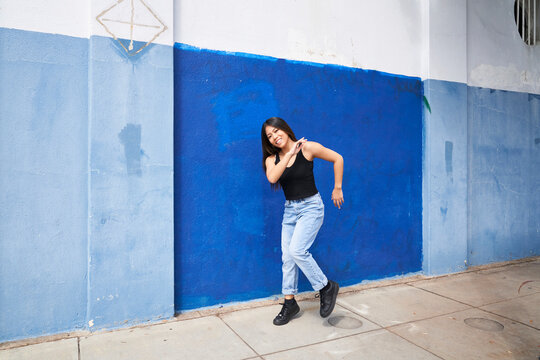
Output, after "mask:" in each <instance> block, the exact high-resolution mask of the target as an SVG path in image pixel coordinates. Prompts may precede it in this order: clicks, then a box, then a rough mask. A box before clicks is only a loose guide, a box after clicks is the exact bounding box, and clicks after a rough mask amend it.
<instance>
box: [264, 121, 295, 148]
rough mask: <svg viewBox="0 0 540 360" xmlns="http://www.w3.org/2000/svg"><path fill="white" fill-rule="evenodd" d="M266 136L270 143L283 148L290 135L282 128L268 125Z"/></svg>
mask: <svg viewBox="0 0 540 360" xmlns="http://www.w3.org/2000/svg"><path fill="white" fill-rule="evenodd" d="M265 131H266V136H267V137H268V141H270V144H272V145H274V146H275V147H277V148H280V149H281V148H283V146H285V144H286V143H287V141H288V140H289V135H287V133H286V132H285V131H283V130H281V129H278V128H276V127H273V126H270V125H268V126H267V127H266V129H265Z"/></svg>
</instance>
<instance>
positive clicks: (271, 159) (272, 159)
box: [265, 154, 276, 164]
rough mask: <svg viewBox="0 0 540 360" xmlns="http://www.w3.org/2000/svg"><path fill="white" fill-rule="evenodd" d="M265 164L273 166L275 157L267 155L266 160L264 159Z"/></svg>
mask: <svg viewBox="0 0 540 360" xmlns="http://www.w3.org/2000/svg"><path fill="white" fill-rule="evenodd" d="M265 161H266V163H267V164H268V163H270V164H273V163H274V162H275V161H276V155H275V154H273V155H269V156H268V157H267V158H266V160H265Z"/></svg>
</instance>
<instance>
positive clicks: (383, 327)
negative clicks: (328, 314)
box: [339, 304, 468, 360]
mask: <svg viewBox="0 0 540 360" xmlns="http://www.w3.org/2000/svg"><path fill="white" fill-rule="evenodd" d="M339 305H340V306H341V307H343V308H345V309H347V310H348V311H350V312H352V313H353V314H355V315H358V316H360V317H362V318H364V319H366V320H368V321H370V322H372V323H374V324H375V325H377V326H379V327H380V328H381V329H382V330H386V331H388V332H389V333H391V334H394V335H396V336H398V337H400V338H402V339H403V340H405V341H406V342H408V343H409V344H411V345H414V346H416V347H418V348H420V349H422V350H424V351H427V352H428V353H430V354H431V355H433V356H435V357H437V358H439V359H443V360H444V358H442V357H440V356H439V355H437V354H435V353H433V352H431V351H430V350H428V349H426V348H424V347H422V346H420V345H418V344H415V343H414V342H412V341H410V340H409V339H407V338H404V337H403V336H401V335H400V334H397V333H395V332H393V331H392V328H393V327H397V326H401V325H405V324H410V323H414V322H415V321H424V320H429V319H434V318H436V317H439V316H444V315H449V314H453V313H456V312H459V311H464V310H458V311H451V312H449V313H445V314H439V315H436V316H432V317H429V318H424V319H419V320H413V321H406V322H403V323H401V324H396V325H390V326H382V325H381V324H379V323H377V322H375V321H373V320H371V319H368V318H367V317H364V316H363V315H360V314H358V313H357V312H356V311H354V309H351V308H349V307H347V306H345V305H342V304H339ZM466 310H468V309H466Z"/></svg>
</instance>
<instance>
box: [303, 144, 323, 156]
mask: <svg viewBox="0 0 540 360" xmlns="http://www.w3.org/2000/svg"><path fill="white" fill-rule="evenodd" d="M320 147H322V145H321V144H319V143H318V142H315V141H306V142H305V143H304V146H302V155H303V156H304V157H305V158H306V160H308V161H313V158H314V157H315V156H314V155H315V152H316V151H317V149H319V148H320Z"/></svg>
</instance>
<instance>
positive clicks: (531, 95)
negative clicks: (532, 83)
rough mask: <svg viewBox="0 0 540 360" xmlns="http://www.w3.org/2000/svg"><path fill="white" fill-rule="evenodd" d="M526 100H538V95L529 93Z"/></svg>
mask: <svg viewBox="0 0 540 360" xmlns="http://www.w3.org/2000/svg"><path fill="white" fill-rule="evenodd" d="M528 99H529V101H532V100H533V99H535V100H540V95H538V94H530V93H529V97H528Z"/></svg>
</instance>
